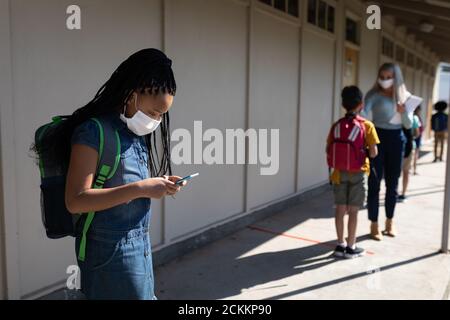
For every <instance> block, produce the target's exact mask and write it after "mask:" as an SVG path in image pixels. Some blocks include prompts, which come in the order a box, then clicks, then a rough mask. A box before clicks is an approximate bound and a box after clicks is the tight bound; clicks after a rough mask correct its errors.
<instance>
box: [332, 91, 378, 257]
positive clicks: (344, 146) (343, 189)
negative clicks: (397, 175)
mask: <svg viewBox="0 0 450 320" xmlns="http://www.w3.org/2000/svg"><path fill="white" fill-rule="evenodd" d="M341 97H342V106H343V107H344V109H345V110H346V111H347V113H346V115H345V117H344V118H342V119H340V120H339V121H338V122H336V123H335V124H334V125H333V126H332V127H331V129H330V133H329V135H328V139H327V148H326V150H327V160H328V165H329V167H330V168H332V174H331V177H330V179H331V182H332V184H333V191H334V199H335V205H336V217H335V224H336V233H337V238H338V239H337V240H338V243H337V246H336V249H335V251H334V255H335V256H337V257H345V258H347V259H351V258H356V257H360V256H362V255H364V253H365V251H364V249H362V248H359V247H357V246H356V226H357V215H358V211H359V209H360V208H361V207H362V205H363V203H364V199H365V196H366V192H365V186H364V183H365V178H364V177H365V175H366V174H367V175H368V174H369V173H370V162H369V158H368V156H369V157H370V158H375V157H376V156H377V154H378V149H377V144H379V143H380V140H379V139H378V135H377V132H376V130H375V126H374V125H373V124H372V122H370V121H368V120H366V119H364V118H362V117H360V116H359V115H358V114H359V112H360V111H361V110H362V108H363V94H362V92H361V90H359V88H358V87H356V86H349V87H345V88H344V89H343V90H342V93H341ZM346 214H348V215H349V219H348V238H347V243H346V242H345V240H344V216H345V215H346Z"/></svg>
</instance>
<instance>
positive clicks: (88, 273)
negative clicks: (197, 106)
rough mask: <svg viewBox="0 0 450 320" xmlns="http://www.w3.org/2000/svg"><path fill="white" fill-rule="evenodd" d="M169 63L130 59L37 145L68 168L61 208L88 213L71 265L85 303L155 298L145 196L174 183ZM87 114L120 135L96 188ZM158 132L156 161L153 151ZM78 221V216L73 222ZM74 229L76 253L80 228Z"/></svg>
mask: <svg viewBox="0 0 450 320" xmlns="http://www.w3.org/2000/svg"><path fill="white" fill-rule="evenodd" d="M171 64H172V62H171V60H170V59H168V58H167V56H166V55H165V54H164V53H162V52H161V51H159V50H156V49H144V50H141V51H139V52H137V53H135V54H133V55H132V56H130V57H129V58H128V59H127V60H126V61H124V62H123V63H122V64H121V65H120V66H119V67H118V69H117V70H116V71H115V72H114V73H113V74H112V76H111V78H110V79H109V80H108V81H107V82H106V83H105V84H104V85H103V86H102V87H101V88H100V90H99V91H98V93H97V94H96V96H95V97H94V99H93V100H92V101H90V102H89V103H88V104H87V105H86V106H84V107H82V108H80V109H78V110H77V111H75V112H74V113H73V115H72V116H71V117H70V118H69V119H67V120H66V121H64V123H63V124H62V125H61V126H59V127H58V130H57V131H55V132H51V133H49V134H48V135H47V136H46V137H44V139H43V140H42V146H45V149H44V150H43V152H46V153H47V156H48V157H50V158H53V159H55V161H66V162H64V163H68V173H67V181H66V190H65V192H66V195H65V196H66V207H67V209H68V210H69V211H70V212H71V213H73V214H78V213H86V212H96V214H95V217H94V219H93V220H92V223H91V225H90V227H89V230H88V231H87V234H86V238H87V241H86V246H85V254H84V257H85V258H84V259H81V260H80V258H79V260H78V264H79V266H80V270H81V290H82V292H83V293H84V294H85V296H86V297H87V298H88V299H144V300H152V299H156V297H155V294H154V280H153V266H152V258H151V245H150V237H149V223H150V216H151V199H161V198H162V197H164V196H166V195H174V194H176V193H177V192H178V191H179V190H180V186H177V185H176V184H175V183H174V182H175V181H176V180H178V179H180V178H181V177H178V176H172V172H171V171H172V170H171V163H170V137H169V113H168V111H169V109H170V107H171V105H172V102H173V97H174V95H175V92H176V83H175V79H174V75H173V72H172V69H171ZM93 117H96V118H101V119H102V121H109V122H110V123H111V125H112V127H113V128H114V129H116V130H117V132H118V135H119V137H120V147H121V154H120V161H119V162H118V168H117V170H116V173H115V174H114V176H113V177H112V178H111V179H109V180H107V182H106V183H105V185H104V188H103V189H94V188H93V187H92V185H93V179H94V176H95V172H96V167H97V161H98V158H99V128H98V126H97V124H96V123H95V122H94V121H93V120H92V118H93ZM158 128H160V130H159V132H160V137H161V141H160V142H161V145H162V149H163V154H162V156H161V155H158V150H157V148H156V143H157V138H156V137H157V136H156V130H157V129H158ZM105 132H106V131H105ZM166 173H167V174H168V176H163V177H161V176H162V175H165V174H166ZM184 185H185V183H184V184H183V186H184ZM85 219H86V214H83V216H82V218H81V219H80V220H81V221H83V220H85ZM78 226H80V227H79V228H78V229H80V230H78V236H77V238H76V245H75V246H76V253H77V256H78V254H79V252H80V245H81V242H82V238H83V235H82V233H83V231H82V230H81V229H82V227H83V223H78ZM82 260H83V261H82Z"/></svg>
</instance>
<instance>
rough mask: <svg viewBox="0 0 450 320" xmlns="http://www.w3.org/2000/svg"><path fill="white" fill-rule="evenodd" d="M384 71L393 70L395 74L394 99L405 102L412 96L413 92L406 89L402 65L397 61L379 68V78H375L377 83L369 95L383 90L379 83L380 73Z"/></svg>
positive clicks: (397, 101)
mask: <svg viewBox="0 0 450 320" xmlns="http://www.w3.org/2000/svg"><path fill="white" fill-rule="evenodd" d="M382 71H391V72H392V73H393V74H394V90H393V97H392V99H393V100H394V101H395V102H396V103H401V104H403V103H405V101H406V100H407V99H408V98H409V96H411V93H410V92H409V91H408V90H407V89H406V85H405V81H404V79H403V74H402V70H401V69H400V66H399V65H398V64H396V63H390V62H389V63H384V64H383V65H381V67H380V68H379V69H378V74H377V79H376V80H375V84H374V85H373V87H372V89H370V91H369V92H368V93H367V96H369V95H372V94H374V93H376V92H379V91H380V90H381V88H380V85H379V84H378V78H379V77H380V73H381V72H382Z"/></svg>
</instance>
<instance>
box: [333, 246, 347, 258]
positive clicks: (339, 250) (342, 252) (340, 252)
mask: <svg viewBox="0 0 450 320" xmlns="http://www.w3.org/2000/svg"><path fill="white" fill-rule="evenodd" d="M333 255H334V256H335V257H339V258H343V257H344V256H345V247H343V246H340V245H337V246H336V249H334V253H333Z"/></svg>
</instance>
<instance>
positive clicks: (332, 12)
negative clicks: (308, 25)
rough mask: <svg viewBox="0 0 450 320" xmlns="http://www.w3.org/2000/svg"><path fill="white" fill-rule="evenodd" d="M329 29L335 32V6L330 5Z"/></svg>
mask: <svg viewBox="0 0 450 320" xmlns="http://www.w3.org/2000/svg"><path fill="white" fill-rule="evenodd" d="M327 30H328V31H330V32H331V33H334V7H333V6H328V24H327Z"/></svg>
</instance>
